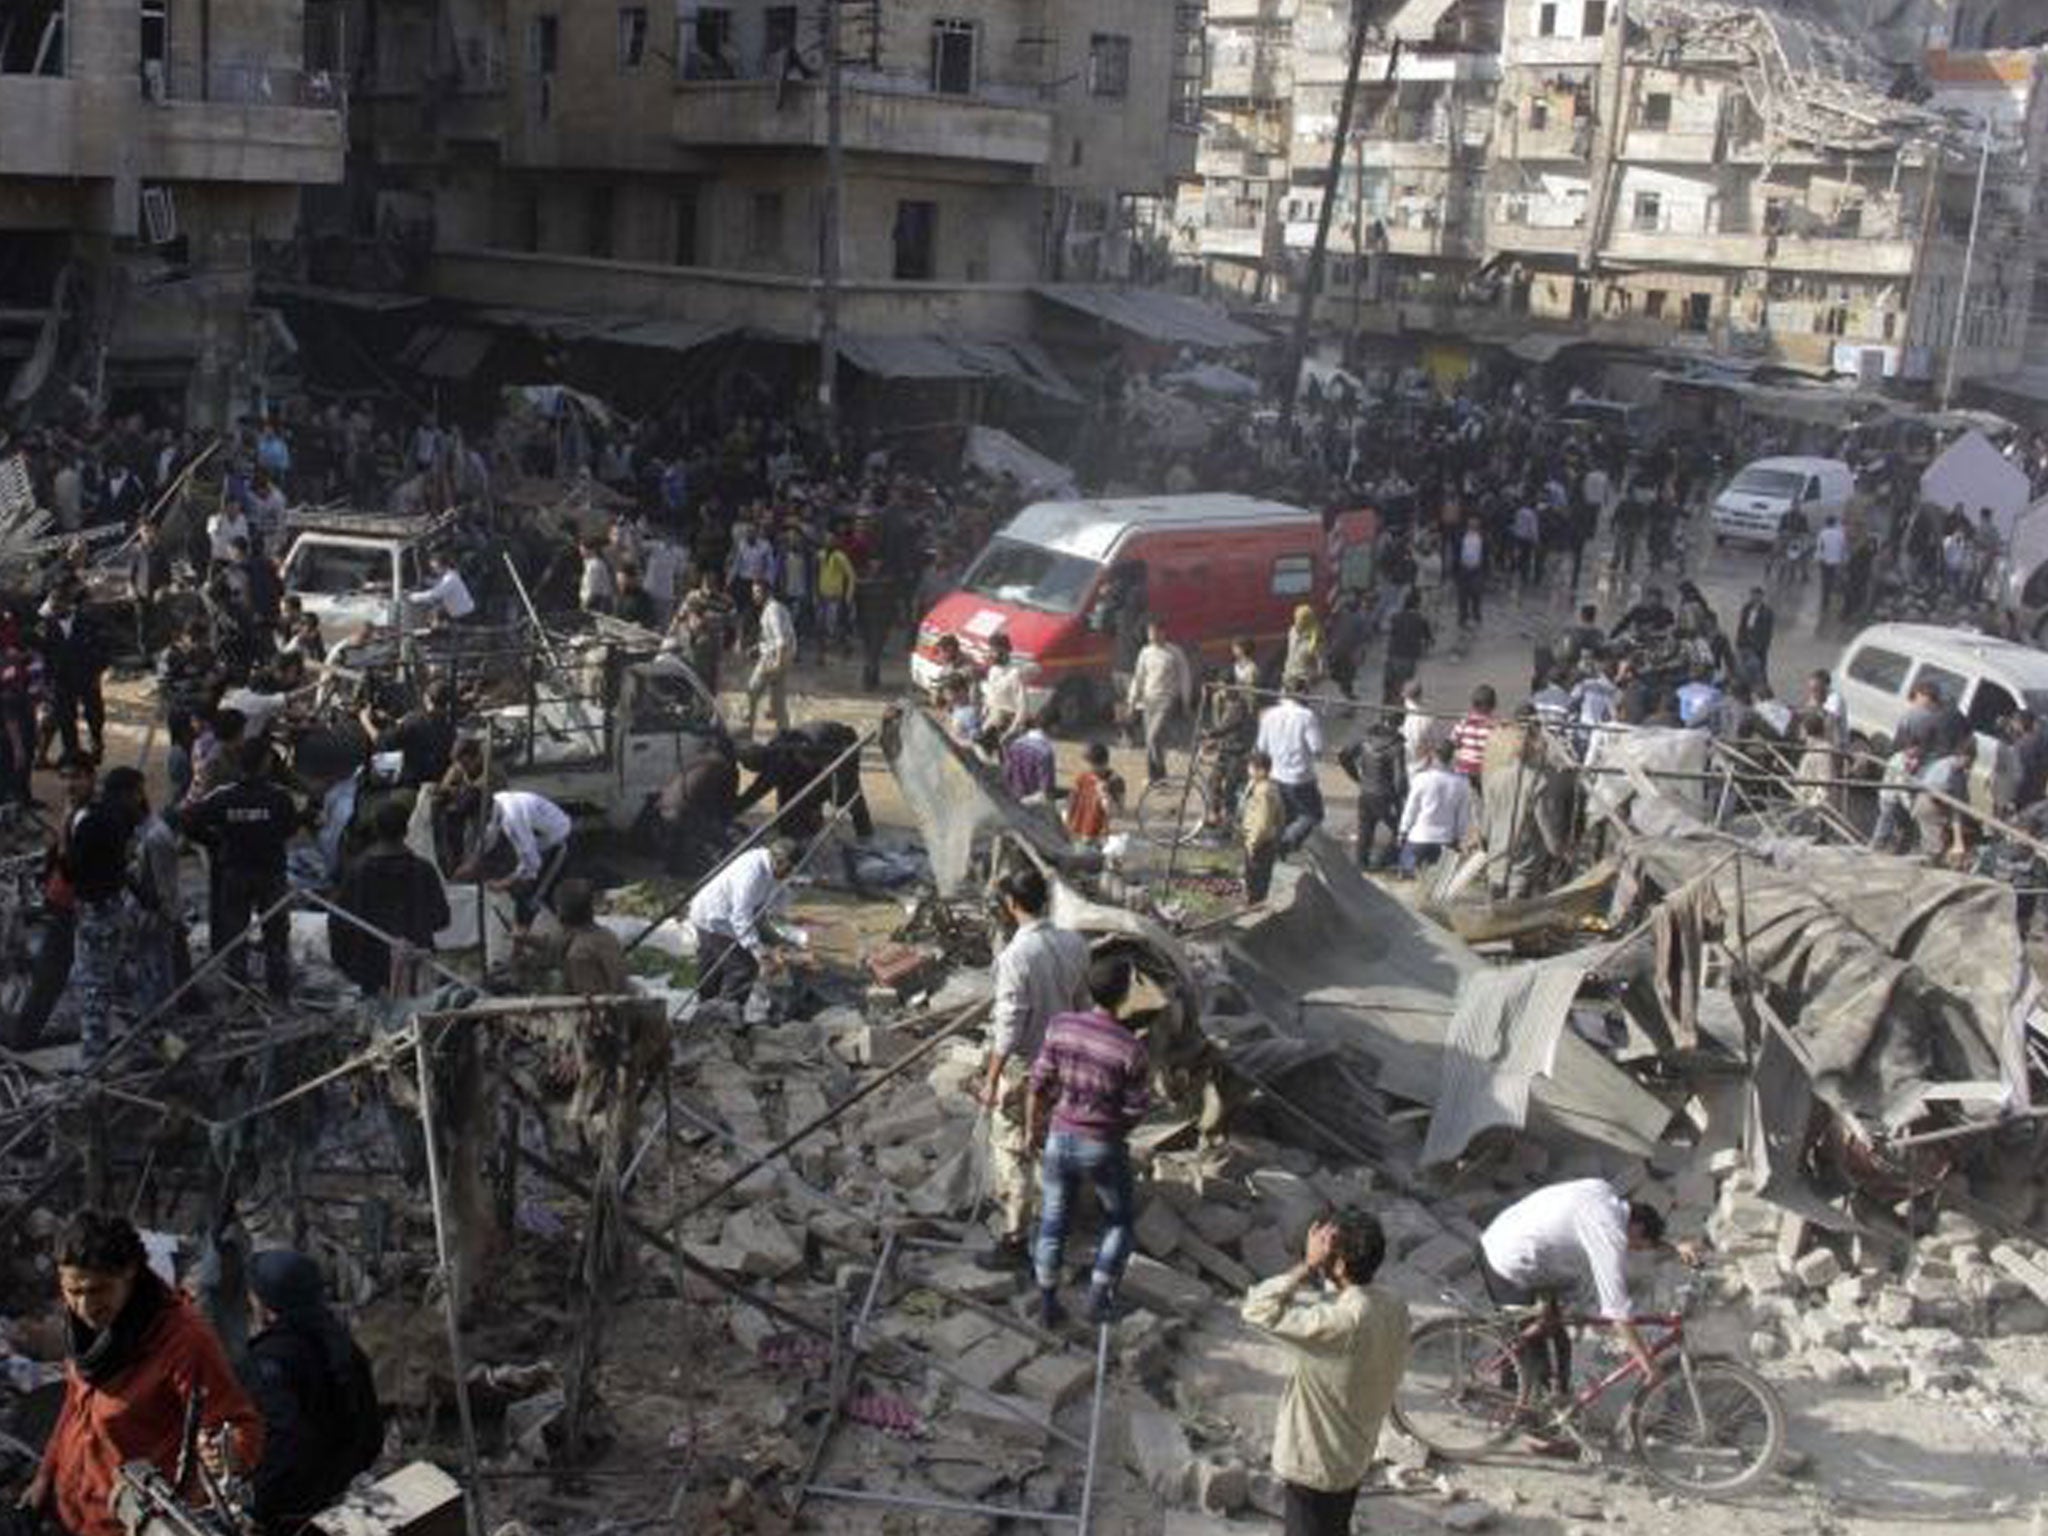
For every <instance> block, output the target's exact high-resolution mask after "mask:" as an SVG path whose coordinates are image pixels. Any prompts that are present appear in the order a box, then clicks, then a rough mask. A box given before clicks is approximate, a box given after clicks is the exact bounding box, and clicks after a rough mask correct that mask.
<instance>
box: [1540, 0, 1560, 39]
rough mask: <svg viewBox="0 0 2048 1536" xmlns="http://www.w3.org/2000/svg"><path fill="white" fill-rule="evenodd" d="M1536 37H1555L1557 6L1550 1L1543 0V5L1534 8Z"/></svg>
mask: <svg viewBox="0 0 2048 1536" xmlns="http://www.w3.org/2000/svg"><path fill="white" fill-rule="evenodd" d="M1536 35H1537V36H1538V37H1555V36H1557V6H1556V5H1555V4H1554V3H1552V0H1544V3H1543V4H1541V5H1539V6H1537V7H1536Z"/></svg>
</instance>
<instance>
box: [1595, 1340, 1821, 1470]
mask: <svg viewBox="0 0 2048 1536" xmlns="http://www.w3.org/2000/svg"><path fill="white" fill-rule="evenodd" d="M1628 1439H1629V1444H1630V1446H1631V1447H1633V1449H1634V1450H1635V1453H1636V1458H1637V1459H1638V1460H1639V1461H1641V1462H1642V1464H1643V1470H1644V1471H1646V1472H1648V1473H1649V1474H1650V1476H1651V1477H1652V1478H1654V1479H1655V1480H1656V1481H1657V1482H1660V1483H1662V1484H1663V1485H1664V1486H1665V1487H1667V1488H1672V1489H1676V1490H1677V1491H1678V1492H1680V1493H1691V1494H1698V1495H1701V1496H1703V1497H1706V1498H1726V1497H1728V1496H1729V1495H1731V1494H1736V1493H1740V1492H1741V1491H1742V1490H1743V1489H1745V1488H1748V1487H1750V1486H1752V1485H1753V1484H1755V1483H1756V1482H1757V1481H1758V1480H1759V1479H1760V1478H1762V1477H1763V1476H1764V1475H1765V1474H1766V1473H1768V1472H1769V1471H1770V1470H1771V1468H1772V1467H1774V1466H1776V1465H1777V1462H1778V1455H1779V1453H1780V1452H1782V1451H1783V1450H1784V1449H1785V1405H1784V1403H1783V1402H1782V1401H1781V1400H1780V1399H1779V1397H1778V1393H1777V1390H1776V1389H1775V1388H1774V1387H1772V1386H1771V1384H1770V1383H1769V1382H1767V1381H1765V1380H1764V1379H1763V1377H1761V1376H1759V1375H1757V1373H1756V1372H1755V1371H1752V1370H1751V1369H1750V1368H1749V1367H1748V1366H1746V1365H1741V1364H1738V1363H1737V1362H1736V1361H1733V1360H1725V1359H1721V1358H1719V1357H1717V1356H1711V1355H1709V1356H1697V1357H1695V1358H1694V1359H1693V1360H1692V1361H1691V1362H1690V1363H1689V1365H1688V1364H1681V1365H1680V1366H1679V1367H1678V1368H1677V1369H1674V1370H1670V1371H1667V1372H1666V1373H1665V1374H1664V1375H1662V1376H1660V1377H1658V1378H1657V1380H1656V1381H1655V1382H1653V1383H1651V1385H1650V1386H1648V1387H1647V1388H1645V1389H1644V1390H1642V1391H1640V1392H1638V1393H1636V1395H1635V1396H1634V1397H1633V1398H1631V1399H1630V1400H1629V1405H1628Z"/></svg>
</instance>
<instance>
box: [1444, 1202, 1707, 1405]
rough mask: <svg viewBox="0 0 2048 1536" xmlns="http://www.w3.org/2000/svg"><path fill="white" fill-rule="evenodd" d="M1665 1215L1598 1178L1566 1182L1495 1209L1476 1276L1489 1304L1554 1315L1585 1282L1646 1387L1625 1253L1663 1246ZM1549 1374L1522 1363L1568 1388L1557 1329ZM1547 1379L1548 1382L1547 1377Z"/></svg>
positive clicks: (1649, 1374)
mask: <svg viewBox="0 0 2048 1536" xmlns="http://www.w3.org/2000/svg"><path fill="white" fill-rule="evenodd" d="M1664 1246H1665V1243H1664V1218H1663V1217H1662V1216H1661V1215H1659V1214H1658V1213H1657V1211H1656V1210H1655V1209H1654V1208H1653V1207H1651V1206H1647V1205H1644V1204H1642V1203H1640V1202H1635V1203H1631V1202H1629V1201H1627V1200H1624V1199H1623V1198H1622V1197H1621V1196H1620V1195H1619V1194H1617V1193H1616V1192H1615V1189H1614V1186H1613V1185H1611V1184H1609V1183H1608V1182H1607V1181H1606V1180H1605V1179H1571V1180H1568V1181H1567V1182H1565V1183H1562V1184H1552V1185H1549V1186H1547V1187H1546V1188H1543V1189H1539V1190H1537V1191H1536V1192H1535V1193H1534V1194H1532V1195H1525V1196H1523V1197H1522V1198H1521V1199H1520V1200H1518V1201H1516V1202H1515V1203H1514V1204H1513V1205H1511V1206H1509V1207H1508V1208H1507V1209H1506V1210H1504V1211H1502V1212H1501V1213H1500V1214H1499V1215H1498V1216H1496V1217H1494V1218H1493V1221H1492V1223H1491V1224H1490V1225H1488V1227H1487V1229H1486V1231H1485V1232H1484V1233H1482V1234H1481V1235H1480V1238H1479V1257H1480V1265H1479V1273H1480V1278H1481V1279H1482V1280H1483V1281H1484V1282H1485V1285H1486V1294H1487V1295H1488V1296H1490V1297H1491V1298H1492V1299H1493V1301H1494V1304H1495V1305H1496V1306H1503V1307H1525V1306H1529V1305H1532V1304H1534V1303H1536V1302H1538V1301H1540V1302H1542V1303H1543V1305H1544V1307H1545V1309H1546V1310H1547V1311H1549V1312H1550V1314H1551V1315H1552V1316H1553V1317H1554V1316H1555V1315H1556V1314H1557V1313H1558V1311H1559V1310H1560V1308H1559V1300H1560V1297H1562V1296H1565V1295H1566V1294H1568V1293H1570V1294H1576V1293H1579V1292H1582V1291H1584V1290H1585V1289H1586V1288H1587V1287H1588V1286H1589V1285H1590V1287H1591V1289H1592V1292H1593V1297H1594V1302H1595V1307H1594V1310H1595V1315H1597V1316H1598V1317H1600V1318H1602V1319H1604V1320H1605V1321H1606V1322H1607V1323H1609V1324H1610V1325H1611V1326H1612V1327H1613V1329H1614V1331H1615V1333H1616V1334H1617V1335H1619V1336H1620V1338H1621V1341H1622V1343H1623V1344H1624V1345H1626V1346H1627V1348H1628V1352H1629V1354H1630V1355H1632V1356H1633V1357H1634V1359H1635V1363H1636V1366H1637V1368H1638V1369H1639V1370H1641V1371H1642V1373H1643V1380H1644V1381H1645V1382H1646V1383H1647V1382H1650V1381H1654V1380H1655V1379H1656V1376H1657V1366H1656V1362H1655V1361H1654V1360H1652V1359H1651V1357H1650V1350H1649V1347H1648V1346H1647V1345H1646V1344H1644V1343H1643V1336H1642V1335H1641V1334H1640V1333H1638V1332H1637V1331H1636V1326H1635V1324H1634V1323H1633V1322H1631V1321H1630V1320H1629V1318H1630V1315H1631V1313H1632V1312H1633V1310H1634V1309H1633V1307H1632V1305H1631V1303H1630V1301H1629V1296H1628V1256H1629V1254H1631V1253H1645V1252H1649V1251H1651V1250H1653V1249H1658V1248H1662V1247H1664ZM1676 1251H1677V1253H1678V1256H1679V1257H1680V1258H1681V1259H1683V1260H1684V1261H1685V1262H1686V1263H1688V1264H1691V1263H1695V1262H1697V1259H1698V1255H1697V1253H1696V1252H1695V1250H1694V1249H1693V1248H1692V1246H1691V1245H1690V1244H1687V1243H1680V1244H1677V1245H1676ZM1549 1343H1550V1350H1551V1358H1550V1361H1549V1362H1548V1364H1549V1367H1550V1369H1549V1370H1547V1371H1546V1370H1545V1368H1544V1367H1545V1362H1542V1361H1540V1360H1539V1361H1525V1362H1524V1365H1523V1369H1524V1370H1528V1369H1531V1368H1532V1367H1533V1369H1534V1370H1535V1372H1536V1375H1537V1379H1538V1384H1539V1385H1549V1386H1551V1387H1553V1388H1554V1389H1555V1390H1557V1391H1559V1392H1568V1391H1570V1390H1571V1380H1572V1347H1571V1337H1570V1335H1569V1334H1568V1333H1567V1332H1566V1331H1565V1330H1564V1329H1562V1328H1559V1329H1558V1330H1556V1332H1555V1333H1553V1334H1552V1335H1551V1336H1550V1340H1549ZM1546 1378H1547V1379H1546Z"/></svg>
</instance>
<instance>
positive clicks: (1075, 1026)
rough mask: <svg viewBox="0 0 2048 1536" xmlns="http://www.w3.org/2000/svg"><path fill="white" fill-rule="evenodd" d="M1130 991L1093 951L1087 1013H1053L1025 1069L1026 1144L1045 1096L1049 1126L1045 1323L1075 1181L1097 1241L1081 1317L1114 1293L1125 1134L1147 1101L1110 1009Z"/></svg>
mask: <svg viewBox="0 0 2048 1536" xmlns="http://www.w3.org/2000/svg"><path fill="white" fill-rule="evenodd" d="M1130 991H1131V962H1130V961H1129V960H1127V959H1125V958H1123V957H1122V956H1118V955H1097V956H1096V957H1095V958H1094V959H1093V960H1091V961H1090V962H1089V965H1088V995H1089V997H1090V999H1092V1000H1093V1002H1094V1004H1095V1007H1094V1008H1093V1009H1092V1010H1091V1011H1089V1012H1087V1013H1062V1014H1056V1015H1054V1017H1053V1020H1052V1022H1051V1023H1050V1024H1048V1025H1047V1026H1046V1031H1045V1044H1044V1045H1042V1046H1041V1047H1040V1048H1039V1051H1038V1060H1037V1061H1036V1062H1034V1063H1033V1064H1032V1068H1031V1092H1030V1095H1029V1096H1028V1098H1027V1100H1026V1104H1025V1111H1024V1117H1025V1118H1024V1135H1025V1144H1026V1145H1027V1146H1029V1145H1034V1144H1035V1143H1036V1141H1037V1138H1038V1135H1039V1132H1040V1129H1041V1127H1043V1126H1044V1125H1045V1124H1046V1123H1047V1122H1046V1115H1047V1108H1046V1106H1047V1103H1048V1101H1049V1102H1050V1104H1051V1111H1050V1115H1051V1134H1050V1135H1048V1136H1047V1137H1046V1142H1045V1154H1044V1157H1043V1159H1042V1161H1041V1165H1040V1166H1041V1169H1042V1175H1041V1177H1042V1180H1043V1189H1042V1194H1041V1200H1040V1209H1041V1212H1042V1214H1041V1216H1040V1219H1039V1227H1038V1246H1037V1249H1036V1252H1035V1253H1034V1254H1033V1260H1034V1263H1035V1265H1036V1267H1037V1271H1038V1294H1039V1309H1040V1314H1041V1316H1042V1318H1043V1320H1044V1323H1045V1325H1046V1326H1047V1327H1048V1328H1051V1327H1056V1326H1057V1325H1058V1324H1059V1323H1060V1322H1061V1321H1062V1320H1063V1319H1064V1318H1065V1316H1066V1312H1065V1309H1064V1308H1063V1307H1061V1305H1060V1298H1059V1273H1060V1258H1061V1255H1062V1254H1063V1252H1064V1251H1065V1249H1066V1243H1067V1222H1068V1218H1069V1212H1070V1210H1071V1208H1072V1206H1073V1200H1074V1194H1075V1192H1076V1191H1077V1190H1078V1189H1079V1188H1080V1186H1081V1181H1082V1179H1084V1178H1085V1179H1087V1180H1088V1181H1089V1182H1090V1183H1091V1184H1093V1185H1094V1186H1095V1198H1096V1201H1097V1202H1098V1203H1099V1204H1100V1205H1101V1207H1102V1221H1103V1229H1102V1241H1101V1243H1100V1244H1099V1245H1098V1246H1097V1248H1096V1250H1095V1274H1094V1278H1093V1280H1092V1281H1091V1283H1090V1284H1089V1287H1088V1320H1089V1321H1090V1322H1103V1321H1105V1320H1106V1319H1107V1318H1108V1317H1109V1315H1110V1308H1111V1306H1112V1305H1113V1303H1114V1302H1115V1300H1116V1287H1117V1282H1118V1280H1120V1279H1121V1278H1122V1277H1123V1272H1124V1264H1125V1262H1126V1261H1127V1260H1128V1259H1129V1258H1130V1254H1131V1243H1132V1220H1133V1215H1134V1212H1133V1209H1132V1207H1133V1205H1134V1204H1135V1198H1134V1195H1133V1192H1132V1188H1131V1157H1130V1149H1129V1147H1128V1145H1127V1143H1128V1140H1129V1137H1130V1134H1131V1132H1132V1130H1133V1129H1135V1128H1136V1127H1137V1125H1138V1123H1139V1122H1140V1121H1142V1120H1143V1119H1144V1118H1145V1116H1146V1114H1147V1113H1148V1112H1149V1111H1150V1110H1151V1108H1152V1091H1151V1087H1150V1077H1151V1067H1150V1063H1149V1061H1148V1060H1147V1057H1146V1054H1145V1042H1144V1041H1142V1040H1140V1039H1139V1038H1138V1037H1137V1036H1136V1035H1134V1034H1133V1033H1132V1032H1131V1031H1130V1029H1129V1028H1128V1027H1127V1026H1126V1025H1124V1024H1123V1023H1122V1022H1121V1021H1120V1020H1119V1019H1118V1017H1117V1012H1118V1010H1119V1009H1120V1008H1122V1006H1123V1004H1124V1000H1125V999H1126V998H1127V997H1128V996H1129V995H1130Z"/></svg>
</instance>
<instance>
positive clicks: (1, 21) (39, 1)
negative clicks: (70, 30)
mask: <svg viewBox="0 0 2048 1536" xmlns="http://www.w3.org/2000/svg"><path fill="white" fill-rule="evenodd" d="M63 73H64V0H15V3H14V4H11V5H0V75H61V74H63Z"/></svg>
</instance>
